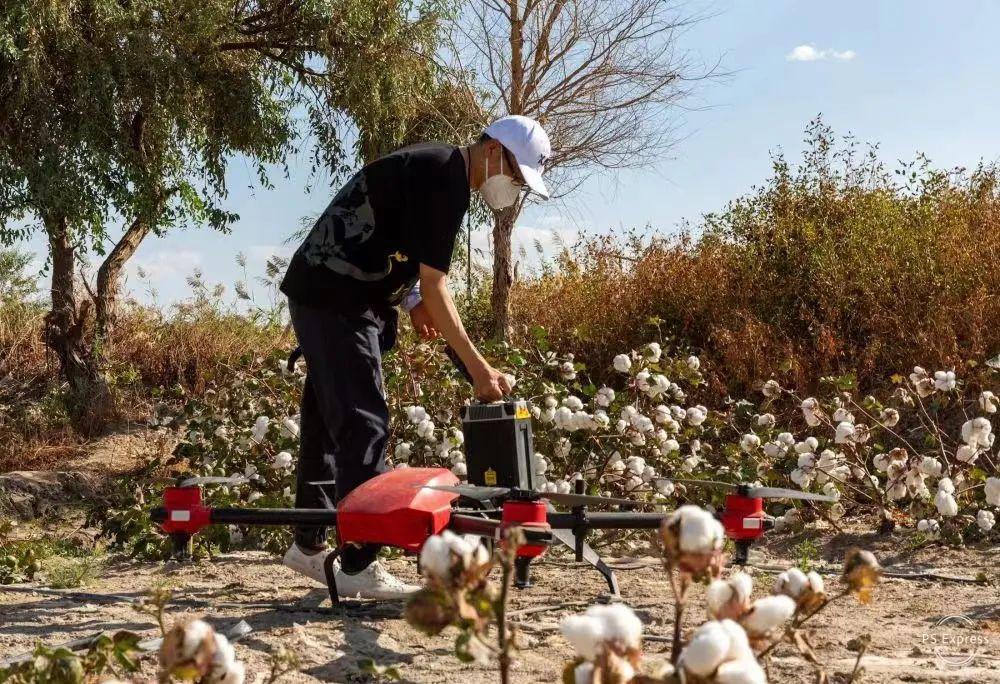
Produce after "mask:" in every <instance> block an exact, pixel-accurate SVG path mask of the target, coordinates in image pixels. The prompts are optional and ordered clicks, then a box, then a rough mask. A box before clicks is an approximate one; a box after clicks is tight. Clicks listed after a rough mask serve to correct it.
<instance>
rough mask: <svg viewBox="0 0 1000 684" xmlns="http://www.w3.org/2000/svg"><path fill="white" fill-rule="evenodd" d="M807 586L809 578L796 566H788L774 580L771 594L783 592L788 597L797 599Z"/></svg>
mask: <svg viewBox="0 0 1000 684" xmlns="http://www.w3.org/2000/svg"><path fill="white" fill-rule="evenodd" d="M808 586H809V578H808V577H806V574H805V573H804V572H802V571H801V570H799V569H798V568H788V569H787V570H785V571H784V572H782V573H780V574H779V575H778V576H777V577H776V578H775V580H774V588H773V589H772V590H771V593H773V594H784V595H785V596H788V597H790V598H793V599H795V600H796V601H798V600H799V597H800V596H801V595H802V592H803V591H805V589H806V587H808Z"/></svg>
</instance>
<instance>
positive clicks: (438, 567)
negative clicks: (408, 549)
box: [420, 530, 452, 580]
mask: <svg viewBox="0 0 1000 684" xmlns="http://www.w3.org/2000/svg"><path fill="white" fill-rule="evenodd" d="M444 534H445V535H448V534H452V533H451V532H448V531H447V530H446V531H445V533H444ZM451 563H452V559H451V545H450V544H449V542H448V540H447V539H446V538H445V537H444V536H442V535H437V534H435V535H432V536H430V537H428V538H427V540H426V541H425V542H424V545H423V548H421V549H420V572H421V573H423V574H424V576H425V577H435V578H437V579H442V580H445V579H447V578H448V575H449V573H450V572H451Z"/></svg>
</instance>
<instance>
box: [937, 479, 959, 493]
mask: <svg viewBox="0 0 1000 684" xmlns="http://www.w3.org/2000/svg"><path fill="white" fill-rule="evenodd" d="M938 491H939V492H945V493H946V494H954V493H955V483H954V482H952V481H951V478H950V477H942V478H941V479H940V480H938Z"/></svg>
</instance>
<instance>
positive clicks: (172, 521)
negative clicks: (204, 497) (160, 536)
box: [160, 487, 212, 534]
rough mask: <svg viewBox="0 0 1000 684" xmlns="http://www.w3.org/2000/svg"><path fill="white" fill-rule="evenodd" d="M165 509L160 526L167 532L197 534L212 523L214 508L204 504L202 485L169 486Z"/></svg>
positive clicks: (164, 492)
mask: <svg viewBox="0 0 1000 684" xmlns="http://www.w3.org/2000/svg"><path fill="white" fill-rule="evenodd" d="M163 509H164V511H165V517H164V520H163V523H162V524H161V525H160V527H161V528H162V529H163V531H164V532H166V533H167V534H178V533H180V534H196V533H197V532H198V531H199V530H201V529H202V528H203V527H207V526H208V525H210V524H211V520H210V518H211V515H212V509H211V508H208V507H206V506H203V505H202V503H201V488H200V487H167V489H165V490H164V491H163Z"/></svg>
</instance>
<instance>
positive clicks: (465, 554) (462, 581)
mask: <svg viewBox="0 0 1000 684" xmlns="http://www.w3.org/2000/svg"><path fill="white" fill-rule="evenodd" d="M524 541H525V539H524V534H523V532H521V530H520V529H519V528H517V527H513V528H508V529H506V530H505V531H504V534H503V535H502V537H501V538H500V539H499V541H498V543H497V545H496V555H495V557H494V555H492V554H490V553H489V551H487V549H486V547H485V546H484V545H483V544H482V543H481V542H480V541H479V539H478V537H467V536H459V535H456V534H454V533H453V532H451V531H449V530H445V531H443V532H442V533H441V534H439V535H432V536H430V537H428V538H427V540H426V541H425V542H424V545H423V547H422V548H421V550H420V572H421V574H422V576H423V579H424V586H423V587H422V588H421V589H420V591H418V592H417V593H416V594H414V595H413V596H411V597H410V599H409V600H408V601H407V604H406V610H405V618H406V621H407V623H409V624H410V625H411V626H413V627H415V628H417V629H418V630H420V631H421V632H423V633H425V634H428V635H432V636H433V635H437V634H440V633H441V632H443V631H444V630H445V629H447V628H448V627H455V628H456V629H457V631H458V635H457V637H456V639H455V653H456V655H458V657H459V658H460V659H462V660H463V661H471V660H477V661H480V662H486V661H488V660H489V659H490V658H495V659H496V660H497V662H498V665H499V668H500V672H501V681H504V682H507V681H509V680H510V668H511V664H512V658H513V654H514V652H515V651H516V649H517V646H516V637H517V635H516V633H515V632H514V631H513V629H512V627H511V625H510V624H508V621H507V600H508V595H509V592H510V587H511V583H512V580H513V575H514V561H515V558H516V557H517V551H518V548H519V547H520V546H521V545H522V544H524ZM496 566H500V569H501V577H500V583H499V586H498V585H497V584H496V583H494V582H491V581H490V579H489V576H490V572H491V571H492V570H493V569H494V567H496ZM491 628H495V629H496V644H495V645H494V644H491V643H490V641H489V640H488V639H487V637H488V636H489V631H490V629H491Z"/></svg>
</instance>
